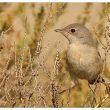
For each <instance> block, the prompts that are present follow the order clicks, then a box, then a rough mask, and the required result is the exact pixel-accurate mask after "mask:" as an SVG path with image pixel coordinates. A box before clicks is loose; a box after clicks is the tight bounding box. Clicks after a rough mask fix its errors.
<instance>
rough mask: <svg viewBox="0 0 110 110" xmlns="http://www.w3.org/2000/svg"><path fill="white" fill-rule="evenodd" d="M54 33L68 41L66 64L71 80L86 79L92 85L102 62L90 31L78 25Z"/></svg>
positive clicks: (71, 25) (99, 71)
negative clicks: (58, 33) (59, 34)
mask: <svg viewBox="0 0 110 110" xmlns="http://www.w3.org/2000/svg"><path fill="white" fill-rule="evenodd" d="M55 31H56V32H60V33H61V34H63V35H64V36H65V37H66V38H67V39H68V41H69V46H68V49H67V62H68V65H69V70H70V75H71V78H72V79H73V80H77V78H80V79H86V80H88V82H90V83H93V82H94V81H95V80H96V79H97V77H98V76H99V74H100V73H101V71H102V61H101V58H100V55H99V53H98V50H97V46H96V43H95V41H94V40H93V37H92V34H91V33H90V31H89V30H88V29H87V28H86V27H85V26H83V25H81V24H78V23H75V24H70V25H68V26H67V27H65V28H63V29H56V30H55Z"/></svg>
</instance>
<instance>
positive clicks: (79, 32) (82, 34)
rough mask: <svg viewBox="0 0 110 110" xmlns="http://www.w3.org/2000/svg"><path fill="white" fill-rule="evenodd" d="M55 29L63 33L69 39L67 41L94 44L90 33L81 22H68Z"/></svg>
mask: <svg viewBox="0 0 110 110" xmlns="http://www.w3.org/2000/svg"><path fill="white" fill-rule="evenodd" d="M55 31H56V32H60V33H61V34H62V35H64V36H65V37H66V38H67V39H68V40H69V43H76V42H79V43H84V44H90V45H94V41H93V38H92V34H91V33H90V31H89V30H88V29H87V28H86V27H85V26H84V25H82V24H79V23H74V24H70V25H68V26H66V27H64V28H62V29H56V30H55Z"/></svg>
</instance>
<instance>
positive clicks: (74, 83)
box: [60, 80, 79, 94]
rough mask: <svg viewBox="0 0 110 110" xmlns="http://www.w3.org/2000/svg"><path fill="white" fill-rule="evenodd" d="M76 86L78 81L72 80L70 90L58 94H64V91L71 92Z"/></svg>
mask: <svg viewBox="0 0 110 110" xmlns="http://www.w3.org/2000/svg"><path fill="white" fill-rule="evenodd" d="M77 85H79V82H78V80H72V81H71V85H70V88H68V89H65V90H63V91H61V92H60V94H62V93H64V92H66V91H68V90H71V89H73V88H75V87H76V86H77Z"/></svg>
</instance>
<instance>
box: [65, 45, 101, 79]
mask: <svg viewBox="0 0 110 110" xmlns="http://www.w3.org/2000/svg"><path fill="white" fill-rule="evenodd" d="M67 61H68V64H69V67H70V70H71V72H70V75H71V76H72V74H75V75H76V76H77V77H78V78H81V79H87V80H93V79H94V78H96V77H97V76H98V74H99V73H100V70H101V69H100V61H99V56H98V53H97V51H96V49H94V48H90V47H87V46H84V45H81V46H79V45H78V46H76V45H70V47H69V49H68V51H67Z"/></svg>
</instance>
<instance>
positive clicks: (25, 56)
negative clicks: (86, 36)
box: [0, 3, 110, 108]
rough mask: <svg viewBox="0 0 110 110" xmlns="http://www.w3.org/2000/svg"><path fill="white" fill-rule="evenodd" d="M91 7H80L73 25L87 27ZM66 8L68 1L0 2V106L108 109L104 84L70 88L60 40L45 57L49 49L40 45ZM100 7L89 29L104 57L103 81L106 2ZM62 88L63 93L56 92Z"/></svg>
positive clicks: (109, 22) (108, 29)
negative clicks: (95, 19)
mask: <svg viewBox="0 0 110 110" xmlns="http://www.w3.org/2000/svg"><path fill="white" fill-rule="evenodd" d="M94 4H95V3H92V4H91V3H86V4H84V7H83V9H84V10H83V12H82V14H81V15H78V16H76V21H77V22H80V23H83V24H85V25H86V24H88V23H89V22H90V19H91V13H92V7H93V5H94ZM76 5H78V4H76ZM69 6H70V5H69V3H1V4H0V107H56V108H57V107H110V105H109V101H110V96H109V94H110V85H109V83H103V84H102V83H98V84H96V85H94V88H91V86H90V85H88V83H87V82H86V81H81V84H80V85H79V87H76V88H74V89H72V88H71V89H69V88H70V83H71V80H70V76H69V74H68V70H67V65H66V63H65V52H62V51H61V49H60V47H61V41H60V42H57V43H56V44H55V47H56V48H52V51H49V53H48V49H49V45H48V44H47V47H44V46H43V42H44V40H45V36H46V35H48V34H47V33H48V32H49V31H50V30H51V29H52V28H53V27H54V26H55V25H56V24H57V22H58V20H59V19H60V17H62V16H63V15H64V14H65V13H66V9H68V7H69ZM100 7H101V11H100V12H99V13H98V16H99V22H98V23H97V24H96V25H95V26H93V27H92V30H93V34H94V36H96V38H97V42H98V44H99V46H100V47H101V49H102V50H103V53H104V56H103V58H102V59H103V71H102V77H104V74H105V73H106V74H105V75H106V76H108V77H107V78H106V79H107V80H108V81H109V77H110V76H109V75H108V74H109V70H108V68H107V66H106V65H107V59H108V58H109V50H110V14H109V12H110V8H109V7H110V4H108V3H106V4H104V3H102V4H101V6H100ZM100 27H101V28H100ZM99 28H100V29H99ZM53 37H54V35H53ZM51 39H52V36H51ZM53 42H54V41H53ZM42 53H43V54H42ZM47 56H48V57H47ZM65 89H68V90H67V91H65V92H63V93H61V92H62V91H63V90H65Z"/></svg>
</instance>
